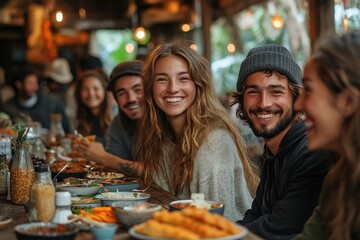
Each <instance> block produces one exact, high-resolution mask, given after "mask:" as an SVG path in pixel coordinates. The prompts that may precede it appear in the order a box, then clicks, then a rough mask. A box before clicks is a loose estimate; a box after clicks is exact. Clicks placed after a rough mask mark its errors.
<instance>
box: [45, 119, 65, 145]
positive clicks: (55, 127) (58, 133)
mask: <svg viewBox="0 0 360 240" xmlns="http://www.w3.org/2000/svg"><path fill="white" fill-rule="evenodd" d="M64 136H65V131H64V128H63V125H62V123H61V114H59V113H53V114H51V115H50V129H49V135H48V145H49V146H50V147H58V146H60V144H61V139H62V138H63V137H64Z"/></svg>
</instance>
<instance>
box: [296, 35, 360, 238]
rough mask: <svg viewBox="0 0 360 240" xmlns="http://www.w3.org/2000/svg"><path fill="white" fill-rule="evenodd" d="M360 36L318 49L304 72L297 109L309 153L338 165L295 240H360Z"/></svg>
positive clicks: (332, 40) (346, 37)
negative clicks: (330, 155) (324, 153)
mask: <svg viewBox="0 0 360 240" xmlns="http://www.w3.org/2000/svg"><path fill="white" fill-rule="evenodd" d="M359 69H360V31H356V32H351V33H347V34H345V35H343V36H341V37H334V38H331V39H329V40H327V41H326V42H324V43H322V44H321V45H319V47H318V48H317V49H316V50H315V52H314V54H313V55H312V57H311V58H310V60H309V61H308V63H307V64H306V66H305V68H304V77H303V83H304V92H303V93H302V94H301V95H300V97H299V99H298V100H297V102H296V105H295V107H296V109H297V110H298V111H304V112H305V113H306V120H305V122H306V124H307V127H308V129H307V135H308V137H309V142H308V146H309V148H310V149H313V150H314V149H325V150H331V151H333V152H334V153H336V154H337V156H338V160H337V162H336V164H335V165H334V167H333V168H332V169H331V170H330V172H329V174H328V176H327V178H326V180H325V182H324V186H323V189H322V195H321V197H320V203H319V206H318V207H317V208H316V209H315V210H314V213H313V215H312V217H311V218H310V219H309V220H308V222H307V223H306V225H305V228H304V230H303V232H302V233H301V234H300V235H299V236H297V237H296V239H330V240H339V239H341V240H350V239H360V71H359Z"/></svg>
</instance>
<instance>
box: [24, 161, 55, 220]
mask: <svg viewBox="0 0 360 240" xmlns="http://www.w3.org/2000/svg"><path fill="white" fill-rule="evenodd" d="M54 212H55V187H54V184H53V182H52V181H51V178H50V175H49V166H48V165H38V166H36V167H35V178H34V182H33V184H32V186H31V192H30V202H29V218H30V219H29V220H30V221H35V222H49V221H50V220H51V219H52V217H53V215H54Z"/></svg>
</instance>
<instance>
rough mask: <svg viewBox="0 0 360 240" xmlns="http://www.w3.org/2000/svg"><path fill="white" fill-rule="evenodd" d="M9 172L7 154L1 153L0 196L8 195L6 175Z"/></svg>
mask: <svg viewBox="0 0 360 240" xmlns="http://www.w3.org/2000/svg"><path fill="white" fill-rule="evenodd" d="M8 172H9V167H8V164H7V160H6V154H5V153H0V194H1V195H5V194H7V181H6V175H7V173H8Z"/></svg>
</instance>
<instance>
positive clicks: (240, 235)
mask: <svg viewBox="0 0 360 240" xmlns="http://www.w3.org/2000/svg"><path fill="white" fill-rule="evenodd" d="M238 227H239V228H240V229H241V230H242V231H241V232H240V233H238V234H235V235H231V236H227V237H222V238H202V240H215V239H216V240H236V239H241V238H243V237H245V236H246V235H247V234H248V232H249V231H248V230H247V228H245V227H242V226H238ZM129 234H130V236H131V237H134V238H136V239H140V240H171V239H174V238H159V237H150V236H147V235H143V234H140V233H137V232H136V231H135V226H134V227H132V228H130V230H129Z"/></svg>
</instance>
